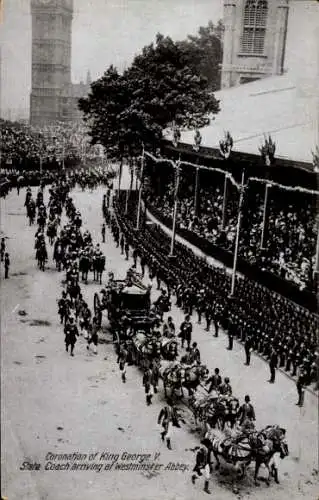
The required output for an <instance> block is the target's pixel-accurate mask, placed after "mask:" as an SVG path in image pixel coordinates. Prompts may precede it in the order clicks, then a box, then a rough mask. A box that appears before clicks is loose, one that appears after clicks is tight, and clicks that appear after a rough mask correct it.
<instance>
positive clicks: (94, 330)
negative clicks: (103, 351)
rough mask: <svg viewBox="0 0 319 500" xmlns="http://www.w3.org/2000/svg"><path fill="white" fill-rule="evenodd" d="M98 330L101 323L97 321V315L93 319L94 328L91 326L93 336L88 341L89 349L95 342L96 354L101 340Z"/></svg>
mask: <svg viewBox="0 0 319 500" xmlns="http://www.w3.org/2000/svg"><path fill="white" fill-rule="evenodd" d="M98 330H99V325H98V323H97V319H96V317H94V318H93V321H92V328H91V336H90V338H89V340H88V343H87V346H86V348H87V350H89V349H90V345H91V344H92V343H93V345H94V349H93V351H94V354H97V345H98V342H99V339H98Z"/></svg>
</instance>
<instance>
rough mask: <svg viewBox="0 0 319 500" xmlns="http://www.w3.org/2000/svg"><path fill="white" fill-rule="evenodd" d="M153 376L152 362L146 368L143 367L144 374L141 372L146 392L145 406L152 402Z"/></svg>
mask: <svg viewBox="0 0 319 500" xmlns="http://www.w3.org/2000/svg"><path fill="white" fill-rule="evenodd" d="M154 382H155V381H154V378H153V365H152V363H151V364H150V366H149V367H148V368H145V370H144V374H143V385H144V388H145V394H146V404H147V406H150V405H151V404H152V397H153V395H154V392H155V391H154V386H156V384H154Z"/></svg>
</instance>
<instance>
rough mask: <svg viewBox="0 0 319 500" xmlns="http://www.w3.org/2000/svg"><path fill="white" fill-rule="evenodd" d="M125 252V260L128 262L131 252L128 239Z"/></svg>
mask: <svg viewBox="0 0 319 500" xmlns="http://www.w3.org/2000/svg"><path fill="white" fill-rule="evenodd" d="M124 251H125V260H128V258H129V252H130V245H129V242H128V240H127V239H126V240H125V244H124Z"/></svg>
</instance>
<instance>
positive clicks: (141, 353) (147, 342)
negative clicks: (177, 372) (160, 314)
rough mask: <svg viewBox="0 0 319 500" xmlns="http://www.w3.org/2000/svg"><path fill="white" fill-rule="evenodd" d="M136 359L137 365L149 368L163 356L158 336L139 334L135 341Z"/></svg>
mask: <svg viewBox="0 0 319 500" xmlns="http://www.w3.org/2000/svg"><path fill="white" fill-rule="evenodd" d="M133 345H134V359H135V362H136V364H137V365H140V366H142V367H143V368H145V367H147V366H148V365H149V364H150V363H151V362H152V361H153V360H155V359H159V357H160V355H161V343H160V340H159V339H158V338H157V337H156V336H147V335H145V333H137V334H136V335H135V337H134V339H133Z"/></svg>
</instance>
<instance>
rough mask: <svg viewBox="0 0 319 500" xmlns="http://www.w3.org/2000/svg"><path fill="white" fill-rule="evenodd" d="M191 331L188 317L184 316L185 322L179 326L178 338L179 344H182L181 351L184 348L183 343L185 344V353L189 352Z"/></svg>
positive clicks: (191, 327) (191, 326)
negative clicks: (179, 339)
mask: <svg viewBox="0 0 319 500" xmlns="http://www.w3.org/2000/svg"><path fill="white" fill-rule="evenodd" d="M192 331H193V325H192V323H191V322H190V316H188V315H187V316H185V320H184V321H183V322H182V324H181V326H180V334H179V337H180V338H181V343H182V349H183V348H184V343H185V342H187V349H186V351H189V349H190V344H191V341H192Z"/></svg>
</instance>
